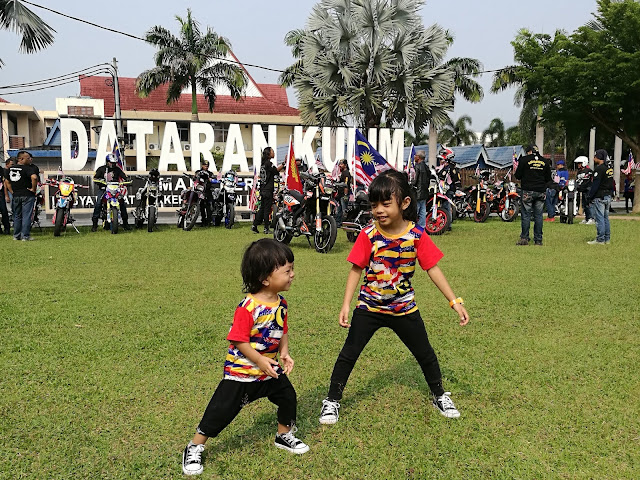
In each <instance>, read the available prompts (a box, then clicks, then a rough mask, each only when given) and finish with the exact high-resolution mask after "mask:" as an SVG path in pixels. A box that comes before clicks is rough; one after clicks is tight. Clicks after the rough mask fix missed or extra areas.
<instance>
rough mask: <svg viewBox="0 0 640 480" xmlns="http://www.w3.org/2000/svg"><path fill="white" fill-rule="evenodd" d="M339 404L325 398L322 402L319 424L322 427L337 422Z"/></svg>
mask: <svg viewBox="0 0 640 480" xmlns="http://www.w3.org/2000/svg"><path fill="white" fill-rule="evenodd" d="M339 410H340V404H339V403H338V402H334V401H333V400H329V399H328V398H325V399H324V400H322V410H320V423H321V424H322V425H333V424H335V423H337V422H338V418H339V416H340V415H339V413H338V411H339Z"/></svg>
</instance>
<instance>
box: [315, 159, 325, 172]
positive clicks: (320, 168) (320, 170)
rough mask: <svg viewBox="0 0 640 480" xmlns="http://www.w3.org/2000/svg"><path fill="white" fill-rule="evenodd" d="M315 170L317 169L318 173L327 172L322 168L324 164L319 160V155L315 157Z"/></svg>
mask: <svg viewBox="0 0 640 480" xmlns="http://www.w3.org/2000/svg"><path fill="white" fill-rule="evenodd" d="M316 168H317V169H318V171H319V172H323V171H326V170H327V169H326V168H325V166H324V163H322V160H321V159H320V155H316Z"/></svg>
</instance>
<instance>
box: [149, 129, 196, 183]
mask: <svg viewBox="0 0 640 480" xmlns="http://www.w3.org/2000/svg"><path fill="white" fill-rule="evenodd" d="M172 147H173V152H172V151H171V148H172ZM169 164H173V165H176V167H177V169H178V171H179V172H186V171H187V165H186V164H185V163H184V155H183V154H182V144H181V143H180V135H179V134H178V125H176V122H167V123H166V124H165V125H164V137H162V150H161V151H160V164H159V165H158V170H160V171H167V170H169ZM191 168H193V165H192V166H191Z"/></svg>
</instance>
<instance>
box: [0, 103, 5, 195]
mask: <svg viewBox="0 0 640 480" xmlns="http://www.w3.org/2000/svg"><path fill="white" fill-rule="evenodd" d="M0 161H1V162H2V163H4V130H3V128H2V112H0ZM0 168H3V167H2V165H0ZM0 201H2V199H0Z"/></svg>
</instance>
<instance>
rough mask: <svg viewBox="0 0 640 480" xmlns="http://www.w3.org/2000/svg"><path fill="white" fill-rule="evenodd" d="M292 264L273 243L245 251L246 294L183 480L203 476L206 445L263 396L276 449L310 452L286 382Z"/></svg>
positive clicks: (184, 462) (289, 360) (187, 451)
mask: <svg viewBox="0 0 640 480" xmlns="http://www.w3.org/2000/svg"><path fill="white" fill-rule="evenodd" d="M293 260H294V258H293V252H292V251H291V249H290V248H289V247H288V246H286V245H284V244H282V243H278V242H276V241H275V240H273V239H272V238H263V239H261V240H258V241H257V242H253V243H252V244H251V245H249V247H248V248H247V250H246V251H245V253H244V256H243V258H242V265H241V267H240V270H241V272H242V281H243V283H244V291H245V292H246V293H247V294H248V295H247V296H246V297H245V298H244V300H242V302H240V305H238V308H236V312H235V315H234V316H233V324H232V325H231V329H230V330H229V335H228V336H227V340H229V342H231V343H230V344H229V349H228V350H227V357H226V359H225V362H224V376H223V379H222V381H221V382H220V383H219V384H218V388H216V391H215V392H214V394H213V396H212V397H211V400H210V401H209V405H208V406H207V408H206V410H205V412H204V415H203V416H202V420H200V424H199V425H198V428H197V430H196V434H195V435H194V436H193V439H192V440H191V442H189V444H188V445H187V446H186V447H185V449H184V452H183V454H182V472H183V473H184V474H185V475H199V474H200V473H202V470H203V468H202V451H203V450H204V444H205V442H206V441H207V440H208V439H209V438H210V437H216V436H217V435H218V434H219V433H220V432H221V431H222V430H223V429H224V428H225V427H227V425H229V424H230V423H231V421H232V420H233V419H234V418H235V417H236V415H238V413H240V410H242V407H243V406H245V405H247V404H249V403H250V402H253V401H255V400H257V399H259V398H264V397H267V398H268V399H269V400H270V401H271V402H273V403H275V404H276V405H277V406H278V432H277V434H276V437H275V446H276V447H278V448H281V449H284V450H287V451H289V452H291V453H297V454H302V453H306V452H307V451H308V450H309V447H308V446H307V445H305V444H304V442H302V441H301V440H299V439H298V438H296V437H295V436H294V434H295V432H296V427H295V421H296V409H297V400H296V391H295V390H294V388H293V385H291V382H290V381H289V378H288V377H287V375H288V374H289V373H291V370H292V369H293V358H291V355H289V335H288V325H287V302H286V301H285V299H284V298H283V297H282V296H281V295H280V294H279V293H280V292H284V291H287V290H289V288H290V287H291V282H292V281H293V277H294V273H293ZM278 354H279V356H280V363H281V364H282V365H280V363H278V360H277V358H276V357H277V356H278Z"/></svg>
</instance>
